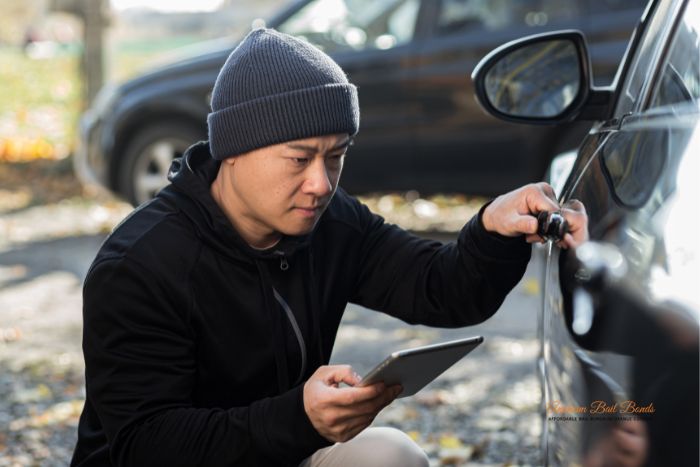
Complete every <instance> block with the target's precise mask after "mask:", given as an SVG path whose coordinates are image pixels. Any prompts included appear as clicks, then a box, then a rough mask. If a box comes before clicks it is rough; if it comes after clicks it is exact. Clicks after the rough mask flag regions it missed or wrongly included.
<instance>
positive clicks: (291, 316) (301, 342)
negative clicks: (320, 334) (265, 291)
mask: <svg viewBox="0 0 700 467" xmlns="http://www.w3.org/2000/svg"><path fill="white" fill-rule="evenodd" d="M283 258H284V257H283ZM285 264H286V260H285ZM272 293H274V295H275V299H276V300H277V302H278V303H279V304H280V305H281V306H282V308H283V309H284V311H285V313H287V318H289V322H290V323H291V324H292V329H294V334H295V335H296V337H297V342H298V343H299V350H300V351H301V369H300V370H299V376H298V377H297V380H296V381H295V382H294V384H293V385H292V386H296V385H297V384H299V383H300V382H301V379H302V378H303V377H304V373H306V343H305V342H304V336H302V335H301V329H299V323H297V320H296V318H294V313H292V309H291V308H290V307H289V305H288V304H287V302H286V301H285V300H284V298H282V296H281V295H280V294H279V292H277V289H275V288H274V287H273V288H272Z"/></svg>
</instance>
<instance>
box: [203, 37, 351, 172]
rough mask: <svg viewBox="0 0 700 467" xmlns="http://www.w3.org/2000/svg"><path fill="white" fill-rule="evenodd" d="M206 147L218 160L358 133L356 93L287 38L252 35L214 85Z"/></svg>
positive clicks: (338, 73)
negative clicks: (275, 146) (300, 141)
mask: <svg viewBox="0 0 700 467" xmlns="http://www.w3.org/2000/svg"><path fill="white" fill-rule="evenodd" d="M211 110H212V112H211V113H210V114H209V116H208V117H207V122H208V123H209V145H210V148H211V154H212V156H213V157H214V158H215V159H218V160H222V159H226V158H227V157H231V156H236V155H238V154H243V153H245V152H248V151H251V150H253V149H257V148H262V147H265V146H270V145H273V144H278V143H282V142H285V141H293V140H295V139H302V138H310V137H313V136H323V135H329V134H334V133H348V134H350V135H351V136H353V135H355V134H356V133H357V130H358V128H359V124H360V108H359V105H358V101H357V89H356V88H355V86H354V85H352V84H350V83H349V82H348V79H347V77H346V76H345V73H344V72H343V70H342V69H341V68H340V67H339V66H338V64H337V63H335V62H334V61H333V59H332V58H330V57H329V56H328V55H326V54H325V53H323V52H321V51H320V50H319V49H317V48H316V47H314V46H313V45H311V44H309V43H308V42H305V41H302V40H300V39H297V38H295V37H292V36H290V35H288V34H283V33H280V32H278V31H275V30H272V29H256V30H254V31H252V32H251V33H250V34H248V35H247V36H246V38H245V39H243V42H241V43H240V45H239V46H238V47H236V49H235V50H234V51H233V52H231V55H229V57H228V59H227V60H226V63H224V66H223V67H222V68H221V71H220V72H219V76H218V77H217V78H216V84H214V91H213V93H212V98H211Z"/></svg>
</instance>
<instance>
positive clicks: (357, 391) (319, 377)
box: [304, 365, 401, 443]
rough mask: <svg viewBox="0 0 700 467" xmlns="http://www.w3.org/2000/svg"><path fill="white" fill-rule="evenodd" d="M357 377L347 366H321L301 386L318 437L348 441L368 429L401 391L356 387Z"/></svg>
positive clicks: (394, 388) (386, 388)
mask: <svg viewBox="0 0 700 467" xmlns="http://www.w3.org/2000/svg"><path fill="white" fill-rule="evenodd" d="M360 379H361V378H360V377H359V376H358V375H357V374H356V373H355V372H354V371H353V370H352V368H351V367H350V366H349V365H330V366H322V367H320V368H319V369H318V370H316V372H315V373H314V374H313V375H311V378H309V380H308V381H307V382H306V384H304V410H305V411H306V415H307V416H308V417H309V420H311V424H312V425H313V426H314V428H316V431H318V432H319V434H320V435H321V436H323V437H324V438H326V439H328V440H329V441H333V442H340V443H342V442H345V441H349V440H351V439H352V438H354V437H355V436H357V435H358V434H359V433H360V432H361V431H362V430H364V429H365V428H367V427H368V426H369V425H370V424H371V423H372V421H373V420H374V418H375V417H376V416H377V414H378V413H379V412H380V411H381V410H382V409H383V408H384V407H386V406H387V405H389V404H390V403H391V402H392V401H393V400H394V399H396V397H397V396H398V395H399V394H400V392H401V386H390V387H386V386H385V385H384V383H377V384H373V385H370V386H364V387H340V383H345V384H348V385H350V386H355V385H356V384H357V383H359V382H360Z"/></svg>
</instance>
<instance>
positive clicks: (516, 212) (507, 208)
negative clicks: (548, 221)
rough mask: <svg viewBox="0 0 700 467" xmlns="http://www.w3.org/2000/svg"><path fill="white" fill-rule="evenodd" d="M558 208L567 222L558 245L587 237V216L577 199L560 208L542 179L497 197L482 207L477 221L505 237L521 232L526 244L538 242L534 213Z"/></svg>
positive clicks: (568, 243)
mask: <svg viewBox="0 0 700 467" xmlns="http://www.w3.org/2000/svg"><path fill="white" fill-rule="evenodd" d="M541 211H561V213H562V215H563V216H564V218H565V219H566V221H567V223H568V224H569V233H567V234H566V235H564V238H563V239H562V241H561V242H559V246H561V247H562V248H573V247H575V246H577V245H579V244H581V243H583V242H585V241H586V240H588V217H587V216H586V210H585V208H584V207H583V204H582V203H581V202H580V201H571V202H569V203H567V204H566V205H565V206H564V207H563V208H560V206H559V204H558V203H557V200H556V195H555V194H554V189H552V187H551V186H549V184H547V183H545V182H540V183H534V184H530V185H526V186H524V187H522V188H518V189H517V190H514V191H511V192H509V193H506V194H504V195H501V196H499V197H498V198H496V199H495V200H493V202H492V203H491V204H489V205H488V206H487V207H486V209H485V210H484V212H483V214H482V217H481V221H482V222H483V224H484V227H485V228H486V230H487V231H489V232H496V233H499V234H501V235H504V236H506V237H517V236H519V235H525V239H526V240H527V242H528V243H535V242H542V241H543V239H542V238H541V237H540V236H539V235H537V217H536V216H537V213H539V212H541Z"/></svg>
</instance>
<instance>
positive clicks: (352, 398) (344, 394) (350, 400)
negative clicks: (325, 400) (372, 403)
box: [330, 383, 386, 407]
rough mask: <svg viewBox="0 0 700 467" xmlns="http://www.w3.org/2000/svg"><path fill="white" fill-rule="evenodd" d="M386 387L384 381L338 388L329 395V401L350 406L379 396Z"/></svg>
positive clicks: (341, 405)
mask: <svg viewBox="0 0 700 467" xmlns="http://www.w3.org/2000/svg"><path fill="white" fill-rule="evenodd" d="M385 389H386V386H385V385H384V383H375V384H371V385H369V386H361V387H352V388H339V389H337V390H335V391H334V394H332V395H331V401H330V403H331V404H333V405H337V406H340V407H345V406H352V405H356V404H359V403H361V402H365V401H369V400H372V399H375V398H377V397H378V396H380V395H381V394H382V393H383V392H384V391H385Z"/></svg>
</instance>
